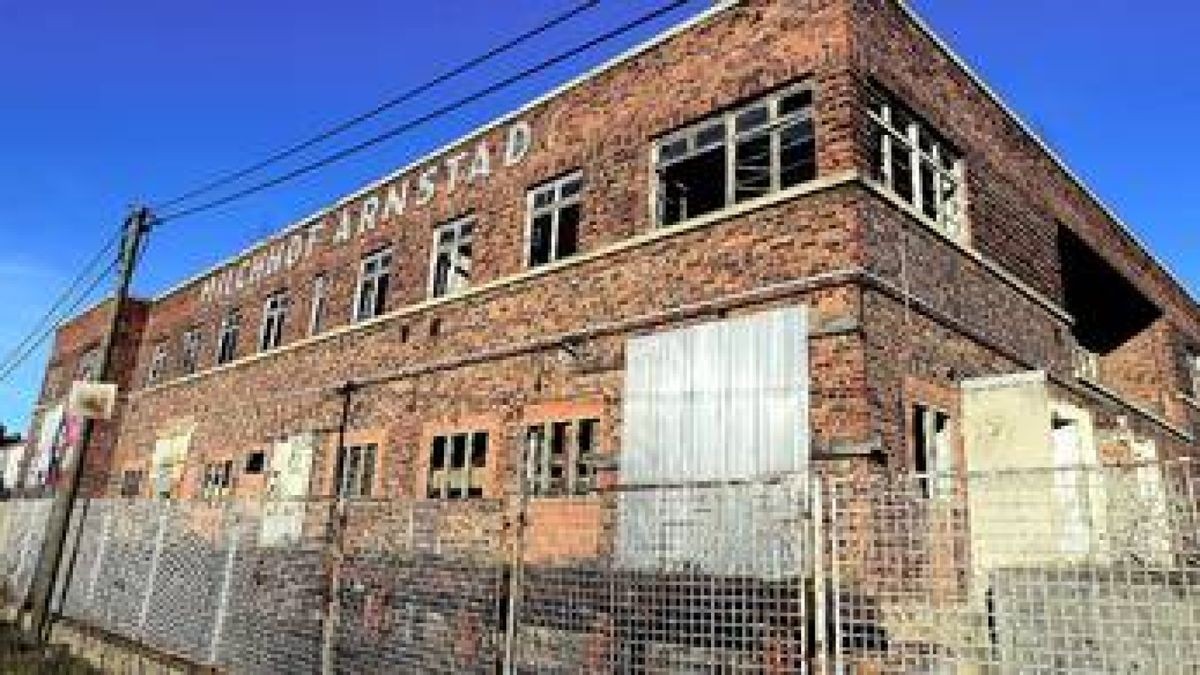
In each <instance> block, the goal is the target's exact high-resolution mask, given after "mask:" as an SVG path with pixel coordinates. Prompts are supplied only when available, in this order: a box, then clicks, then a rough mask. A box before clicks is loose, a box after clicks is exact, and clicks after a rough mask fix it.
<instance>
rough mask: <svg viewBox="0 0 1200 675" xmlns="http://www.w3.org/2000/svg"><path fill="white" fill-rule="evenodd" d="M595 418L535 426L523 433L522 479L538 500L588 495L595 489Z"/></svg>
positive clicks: (596, 423) (597, 427)
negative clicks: (523, 474)
mask: <svg viewBox="0 0 1200 675" xmlns="http://www.w3.org/2000/svg"><path fill="white" fill-rule="evenodd" d="M599 428H600V422H599V420H596V419H579V420H570V421H556V422H547V423H545V424H534V425H531V426H529V427H528V428H527V429H526V431H525V448H526V453H525V479H526V481H527V485H528V486H529V493H530V494H532V495H534V496H537V497H563V496H567V495H582V494H587V493H588V492H589V491H590V490H591V489H592V488H593V487H594V475H595V471H594V469H593V466H592V460H593V458H594V455H595V453H596V451H597V448H598V446H599Z"/></svg>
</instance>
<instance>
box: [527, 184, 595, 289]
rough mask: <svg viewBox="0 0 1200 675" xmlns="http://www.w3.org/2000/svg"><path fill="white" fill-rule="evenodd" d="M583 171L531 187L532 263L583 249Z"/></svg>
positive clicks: (530, 249)
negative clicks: (581, 224)
mask: <svg viewBox="0 0 1200 675" xmlns="http://www.w3.org/2000/svg"><path fill="white" fill-rule="evenodd" d="M582 191H583V174H582V173H580V172H579V171H576V172H574V173H571V174H569V175H567V176H564V177H562V178H559V179H557V180H554V181H551V182H549V183H547V184H545V185H542V186H539V187H537V188H534V189H533V190H530V191H529V196H528V205H527V206H528V213H529V217H528V223H527V227H528V233H527V241H528V246H527V261H528V265H529V267H537V266H539V265H545V264H546V263H549V262H552V261H554V260H562V259H563V258H569V257H571V256H573V255H575V254H576V253H577V252H578V251H579V221H580V213H581V211H580V209H581V208H582V205H581V203H580V193H581V192H582Z"/></svg>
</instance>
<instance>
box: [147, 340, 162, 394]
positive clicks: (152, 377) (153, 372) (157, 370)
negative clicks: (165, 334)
mask: <svg viewBox="0 0 1200 675" xmlns="http://www.w3.org/2000/svg"><path fill="white" fill-rule="evenodd" d="M166 369H167V345H165V344H162V343H159V344H156V345H154V352H153V353H152V354H151V355H150V372H148V373H146V384H154V383H156V382H158V381H159V380H161V379H162V376H163V373H164V372H165V371H166Z"/></svg>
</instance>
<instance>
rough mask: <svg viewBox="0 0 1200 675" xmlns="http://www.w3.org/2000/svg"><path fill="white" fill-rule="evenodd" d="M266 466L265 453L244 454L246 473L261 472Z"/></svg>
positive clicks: (254, 473)
mask: <svg viewBox="0 0 1200 675" xmlns="http://www.w3.org/2000/svg"><path fill="white" fill-rule="evenodd" d="M266 468H267V453H265V452H261V451H260V452H252V453H250V454H249V455H247V456H246V473H247V474H251V475H256V474H261V473H262V472H263V471H265V470H266Z"/></svg>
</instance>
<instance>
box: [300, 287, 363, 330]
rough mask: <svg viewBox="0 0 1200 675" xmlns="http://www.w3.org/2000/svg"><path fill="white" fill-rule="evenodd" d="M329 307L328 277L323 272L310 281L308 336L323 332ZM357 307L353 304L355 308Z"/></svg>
mask: <svg viewBox="0 0 1200 675" xmlns="http://www.w3.org/2000/svg"><path fill="white" fill-rule="evenodd" d="M328 305H329V276H328V275H327V274H325V273H324V272H322V273H320V274H317V275H316V276H314V277H313V280H312V295H311V296H310V300H309V307H308V334H309V335H310V336H312V335H319V334H321V333H322V332H324V331H325V312H326V308H327V306H328ZM357 306H358V305H357V304H355V307H357Z"/></svg>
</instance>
